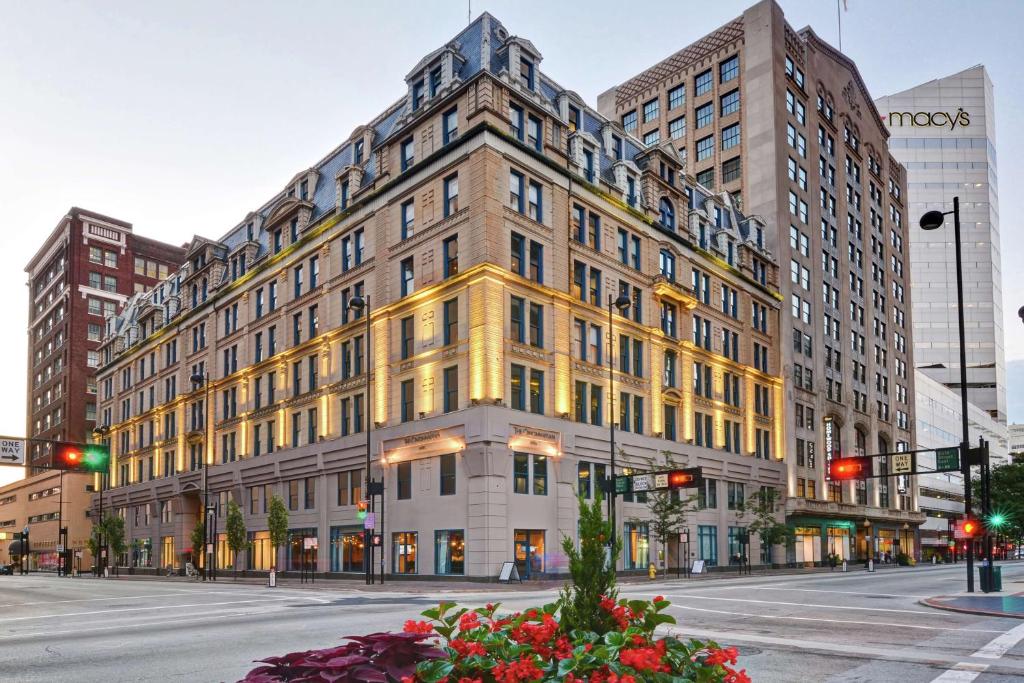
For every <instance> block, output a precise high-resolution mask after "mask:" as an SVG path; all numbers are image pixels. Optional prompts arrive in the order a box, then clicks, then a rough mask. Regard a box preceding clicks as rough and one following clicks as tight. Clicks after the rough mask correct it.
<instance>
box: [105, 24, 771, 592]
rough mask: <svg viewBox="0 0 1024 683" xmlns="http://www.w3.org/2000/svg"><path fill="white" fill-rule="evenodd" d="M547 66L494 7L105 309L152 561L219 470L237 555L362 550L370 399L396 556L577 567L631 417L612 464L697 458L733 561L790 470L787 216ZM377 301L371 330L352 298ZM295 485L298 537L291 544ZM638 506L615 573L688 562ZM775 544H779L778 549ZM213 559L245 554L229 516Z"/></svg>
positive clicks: (118, 480)
mask: <svg viewBox="0 0 1024 683" xmlns="http://www.w3.org/2000/svg"><path fill="white" fill-rule="evenodd" d="M541 61H542V57H541V54H540V52H539V50H538V49H537V47H536V46H534V45H533V44H532V43H531V42H530V41H528V40H526V39H523V38H519V37H515V36H512V35H510V34H509V32H508V31H507V30H506V28H505V27H504V26H502V24H501V23H500V22H498V21H497V20H496V19H495V18H493V17H492V16H490V15H489V14H484V15H482V16H481V17H479V18H478V19H477V20H476V21H474V22H473V23H472V24H471V25H470V26H469V27H467V28H466V29H465V30H464V31H462V32H461V33H460V34H459V35H458V36H456V37H455V38H454V39H453V40H452V41H450V42H447V43H445V44H444V46H443V47H441V48H439V49H438V50H436V51H435V52H432V53H431V54H429V55H427V56H426V57H424V58H423V60H422V61H421V62H420V63H418V64H417V65H415V67H414V68H413V69H412V70H411V71H410V72H409V74H408V75H407V76H406V79H405V84H404V86H405V87H404V93H403V95H402V97H401V98H400V99H398V101H396V102H395V103H394V104H392V105H391V106H390V107H388V108H387V109H386V110H385V111H384V112H383V113H382V114H381V115H380V116H378V117H377V118H375V119H374V120H373V121H371V122H369V123H368V124H367V125H365V126H359V127H358V128H357V129H356V130H355V131H354V132H353V134H352V135H351V137H350V138H349V139H348V140H346V141H345V142H343V143H342V144H341V145H340V146H339V147H337V148H336V149H334V150H332V151H331V152H330V153H329V154H328V155H327V156H326V157H324V158H323V159H321V160H320V161H318V162H317V163H316V164H314V165H313V166H312V167H310V168H308V169H303V170H302V171H301V172H299V173H298V174H296V175H295V176H294V178H292V179H291V180H290V181H289V182H288V183H287V184H286V185H285V186H284V187H283V188H282V190H281V191H280V192H279V193H278V194H277V195H276V196H274V197H272V198H270V199H269V200H268V201H267V202H266V203H264V204H263V205H262V206H260V207H259V208H257V209H254V210H253V211H252V212H251V213H249V214H248V215H247V216H245V217H244V218H243V219H242V220H241V221H240V222H239V223H238V224H237V225H236V226H235V227H233V228H232V229H230V230H229V231H228V232H227V233H226V234H225V235H223V236H222V237H220V238H218V239H205V238H201V237H197V238H195V239H194V240H193V242H192V244H191V245H190V247H189V249H188V254H187V259H186V260H185V261H184V264H183V265H182V267H181V268H180V269H179V270H177V272H175V273H174V274H172V275H171V276H170V277H168V278H167V279H165V280H164V281H163V282H161V283H160V284H158V285H157V286H155V287H154V288H153V289H152V290H151V291H150V292H149V293H146V294H140V295H136V296H135V297H133V298H132V299H131V300H130V301H129V302H128V304H127V305H126V307H125V309H124V311H123V313H121V314H119V315H118V316H116V317H114V318H110V319H109V320H108V328H107V330H106V336H105V339H104V342H103V344H102V347H101V353H102V354H103V355H102V357H101V368H100V371H99V390H100V414H101V421H102V422H104V423H105V424H109V425H110V427H111V433H110V434H109V436H108V440H109V443H110V445H111V448H112V453H113V457H112V463H111V473H110V475H111V485H112V489H111V490H110V491H109V492H108V493H107V494H106V501H107V503H106V504H107V505H110V506H111V507H113V508H114V509H116V510H118V512H119V514H121V515H122V516H123V517H124V518H125V520H126V523H127V524H126V527H127V529H128V535H129V538H130V539H132V540H133V541H135V542H136V544H137V545H139V546H142V547H147V548H150V549H152V552H151V553H150V554H149V557H150V558H151V559H150V563H149V565H148V566H151V567H157V566H159V567H165V566H180V565H181V563H182V562H183V561H185V560H187V559H189V557H190V554H191V553H190V552H189V551H190V550H191V541H190V540H189V537H190V533H191V531H192V529H193V528H194V526H195V524H196V516H197V514H198V513H199V510H200V509H201V505H202V498H203V493H204V492H203V490H202V487H203V476H202V475H203V468H204V466H206V467H208V468H209V469H208V471H207V474H208V478H209V489H210V493H211V495H212V497H213V498H214V499H215V500H217V501H218V503H219V506H220V509H221V513H220V514H221V519H223V508H224V504H226V502H227V501H228V500H234V501H236V502H238V503H239V504H240V505H241V507H242V509H243V511H244V515H245V520H246V525H247V527H248V529H249V535H250V541H251V545H250V548H249V549H248V550H247V551H246V552H245V553H244V554H243V556H242V557H241V558H239V564H240V565H241V566H243V567H245V568H248V569H252V570H266V569H268V568H269V567H270V566H272V565H276V566H277V567H278V568H282V567H286V568H292V569H295V568H298V567H299V566H300V563H305V562H309V561H312V562H313V563H314V564H315V566H316V567H317V568H318V569H319V570H320V571H329V572H337V573H344V572H357V573H358V572H361V571H362V563H363V550H364V549H363V545H362V544H363V537H362V523H361V522H360V521H359V520H358V518H357V516H356V502H357V501H359V500H360V499H362V498H363V497H364V496H363V493H364V486H363V484H364V483H365V476H364V467H365V464H364V463H365V458H366V432H365V430H366V429H367V426H368V418H372V423H373V430H372V444H371V455H372V460H373V466H372V470H373V472H372V476H373V477H374V478H375V479H377V480H378V481H379V480H380V479H381V478H383V479H384V482H385V492H386V493H385V498H386V501H385V507H386V515H385V519H386V523H387V527H386V528H384V526H383V521H384V520H381V518H380V516H378V518H377V520H376V525H377V528H378V530H379V531H381V532H382V533H383V534H384V539H385V540H384V546H385V550H386V567H387V570H388V572H390V573H393V574H396V575H397V574H417V573H418V574H428V575H466V576H480V577H483V576H495V575H497V573H498V571H499V568H500V567H501V565H502V562H504V561H507V560H514V561H516V562H517V563H518V564H519V567H520V572H521V573H522V574H524V575H527V576H529V575H537V574H550V573H558V572H563V571H565V560H564V557H563V556H562V554H561V550H560V545H561V540H562V538H563V537H569V538H576V536H577V512H576V496H577V494H581V495H583V496H585V497H592V496H593V495H595V491H596V490H597V487H598V485H599V482H600V481H602V480H603V479H604V478H605V477H606V476H607V475H608V474H609V471H610V470H609V465H610V463H609V422H610V420H611V419H612V418H613V417H614V419H615V421H616V422H617V423H618V434H617V435H616V444H617V446H618V447H619V448H620V449H621V450H620V451H618V453H619V454H618V455H617V467H618V468H621V469H618V470H617V472H616V473H617V474H622V473H623V472H625V471H629V469H634V470H637V469H639V470H650V469H659V468H663V467H665V466H666V461H667V460H668V459H669V458H671V459H673V460H674V461H675V462H676V463H678V464H682V465H686V464H688V465H691V466H698V465H699V466H701V467H702V468H703V471H704V474H705V476H706V480H705V484H704V486H703V488H702V489H701V491H700V493H699V499H700V502H701V509H700V511H698V512H696V513H694V514H692V515H691V516H690V527H691V529H690V530H691V538H692V541H693V543H692V553H693V555H694V556H695V557H697V556H699V557H700V558H701V559H704V560H705V561H706V562H707V563H708V564H709V565H725V564H728V562H729V558H732V557H733V556H735V555H736V554H737V553H738V552H739V547H740V545H739V544H740V538H741V537H742V531H743V525H744V522H743V521H742V520H741V518H740V516H739V515H738V512H739V511H738V507H739V506H740V505H741V504H742V502H743V501H744V500H745V499H746V498H747V496H749V495H750V494H752V493H756V492H758V491H760V490H761V489H762V487H772V488H783V487H785V486H786V463H785V462H783V460H782V456H783V452H784V448H783V446H784V432H783V429H782V422H781V416H782V414H783V405H782V403H783V394H782V379H781V377H780V376H779V375H780V366H779V355H778V351H777V349H778V343H777V341H776V338H777V332H778V329H777V327H778V316H779V306H780V301H781V297H780V295H779V294H778V292H777V288H778V268H777V266H776V264H775V263H774V261H773V260H772V257H771V254H770V253H769V252H768V251H767V250H766V249H765V248H764V244H765V243H764V238H765V225H764V223H763V222H762V221H760V220H759V219H757V218H751V217H749V216H746V215H744V214H743V213H742V212H741V211H739V210H738V209H737V206H736V204H735V202H734V201H733V200H732V198H731V197H730V196H729V195H728V194H719V193H715V192H712V191H709V190H708V189H707V188H703V187H701V186H699V185H698V184H697V183H696V182H695V181H694V179H693V178H692V177H691V176H687V175H686V174H685V173H684V172H683V168H682V165H681V163H680V160H679V158H678V156H677V155H676V154H675V153H674V152H673V150H672V149H671V148H669V147H661V146H651V147H648V148H645V147H644V146H643V145H642V144H641V143H640V141H639V140H637V139H636V138H635V137H633V136H632V135H631V134H630V133H628V132H627V131H624V130H623V129H622V127H621V126H620V125H619V124H618V123H617V122H615V121H608V120H606V119H604V118H603V117H601V116H600V115H598V114H597V112H596V111H594V110H593V109H592V108H590V107H588V106H587V105H586V103H585V102H583V101H582V100H581V99H580V97H579V96H578V95H576V94H575V93H573V92H572V91H570V90H567V89H565V88H563V87H562V86H560V85H558V84H557V83H556V82H555V81H553V80H552V79H551V78H549V77H548V76H547V75H546V74H544V73H542V72H541V70H540V65H541ZM364 295H368V296H369V301H370V304H371V305H372V314H371V317H370V320H371V324H372V328H371V331H370V335H371V338H370V340H369V341H368V340H367V339H366V337H365V335H366V332H367V329H366V318H365V314H364V313H362V312H361V311H358V310H353V309H352V308H351V307H350V306H349V305H348V304H349V303H350V302H351V301H352V300H353V299H354V297H356V296H364ZM619 295H622V297H623V300H624V304H623V305H624V309H623V310H616V312H615V313H614V315H613V314H612V313H611V308H612V307H611V300H612V299H615V298H618V297H619ZM609 326H611V328H612V329H609ZM367 348H369V349H370V351H371V352H372V356H371V358H372V360H371V362H370V363H368V364H367V363H366V362H365V361H364V354H365V353H366V351H367ZM367 365H369V367H367ZM609 366H612V367H613V368H614V370H613V372H614V377H615V379H614V383H615V384H614V391H611V387H609V371H610V367H609ZM207 372H208V373H209V375H210V378H211V379H210V382H209V383H207V386H206V387H203V388H195V387H193V386H191V385H190V377H191V376H192V375H194V374H196V373H198V374H200V375H203V374H205V373H207ZM367 373H370V379H371V389H372V395H371V396H372V398H371V397H367V396H366V393H365V383H366V381H367ZM207 391H209V402H207V394H206V392H207ZM208 416H209V417H208ZM666 453H667V454H668V455H666ZM274 495H278V496H281V497H282V498H283V499H284V501H285V503H286V505H287V507H288V508H289V519H290V526H291V539H292V540H291V542H289V543H288V544H287V546H286V547H285V548H282V549H281V554H280V555H278V556H275V555H274V553H273V551H272V549H271V547H270V544H269V538H268V533H267V514H266V513H267V506H268V502H269V500H270V498H271V496H274ZM141 506H146V509H147V510H150V511H152V514H150V515H142V516H140V515H139V514H138V509H139V508H140V507H141ZM617 509H618V513H617V519H618V520H619V525H618V526H617V529H618V532H619V533H620V534H621V535H622V537H623V539H624V540H625V552H624V554H623V557H622V559H621V560H620V568H622V569H624V570H642V569H644V568H646V566H647V564H648V562H653V561H657V559H658V557H659V553H660V552H661V551H665V553H666V554H667V556H668V562H669V564H670V565H672V566H675V564H676V563H677V562H678V561H679V560H678V555H677V553H678V544H677V543H676V539H675V538H673V539H671V542H670V543H669V544H668V547H667V548H662V547H661V546H660V545H659V542H658V539H655V538H653V537H652V535H651V533H650V529H649V526H648V524H647V522H646V521H643V520H644V519H646V518H647V517H648V510H647V506H646V504H645V501H644V496H643V494H639V493H637V494H630V495H627V496H621V497H619V499H618V508H617ZM139 519H145V520H146V521H145V523H137V520H139ZM222 529H223V525H221V530H222ZM762 550H763V552H762ZM768 559H769V549H760V548H759V547H758V546H757V540H756V538H755V539H754V547H753V562H754V563H755V564H757V563H759V562H763V561H766V560H768ZM127 560H128V558H122V561H127ZM217 561H218V563H219V564H220V565H221V566H222V567H227V566H230V565H231V564H233V562H234V558H232V557H229V554H228V552H227V549H226V547H225V540H224V535H223V534H219V535H218V538H217Z"/></svg>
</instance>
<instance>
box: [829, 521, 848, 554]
mask: <svg viewBox="0 0 1024 683" xmlns="http://www.w3.org/2000/svg"><path fill="white" fill-rule="evenodd" d="M828 552H829V554H830V555H836V556H837V557H838V558H839V559H838V561H839V562H842V561H843V560H849V559H851V557H852V555H851V553H850V530H849V529H847V528H845V527H835V526H830V527H829V528H828Z"/></svg>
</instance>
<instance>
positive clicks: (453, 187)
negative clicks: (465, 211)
mask: <svg viewBox="0 0 1024 683" xmlns="http://www.w3.org/2000/svg"><path fill="white" fill-rule="evenodd" d="M458 210H459V174H458V173H453V174H452V175H450V176H448V177H447V178H445V179H444V217H445V218H447V217H448V216H451V215H452V214H453V213H456V212H457V211H458Z"/></svg>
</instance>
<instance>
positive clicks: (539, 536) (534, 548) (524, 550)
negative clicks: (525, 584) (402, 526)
mask: <svg viewBox="0 0 1024 683" xmlns="http://www.w3.org/2000/svg"><path fill="white" fill-rule="evenodd" d="M514 539H515V540H514V542H515V558H516V569H517V570H518V571H519V576H521V577H522V578H524V579H528V578H530V577H531V576H533V575H534V574H543V573H544V531H543V530H542V529H516V530H515V536H514Z"/></svg>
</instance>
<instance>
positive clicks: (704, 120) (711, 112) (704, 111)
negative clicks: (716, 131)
mask: <svg viewBox="0 0 1024 683" xmlns="http://www.w3.org/2000/svg"><path fill="white" fill-rule="evenodd" d="M694 116H695V117H696V119H697V128H698V129H700V128H703V127H704V126H708V125H711V121H712V120H713V119H714V117H715V105H713V104H711V103H710V102H709V103H707V104H705V105H704V106H702V107H697V109H696V111H694Z"/></svg>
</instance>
